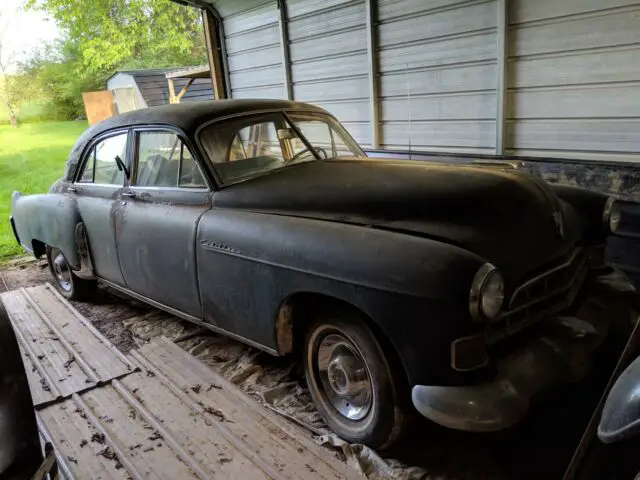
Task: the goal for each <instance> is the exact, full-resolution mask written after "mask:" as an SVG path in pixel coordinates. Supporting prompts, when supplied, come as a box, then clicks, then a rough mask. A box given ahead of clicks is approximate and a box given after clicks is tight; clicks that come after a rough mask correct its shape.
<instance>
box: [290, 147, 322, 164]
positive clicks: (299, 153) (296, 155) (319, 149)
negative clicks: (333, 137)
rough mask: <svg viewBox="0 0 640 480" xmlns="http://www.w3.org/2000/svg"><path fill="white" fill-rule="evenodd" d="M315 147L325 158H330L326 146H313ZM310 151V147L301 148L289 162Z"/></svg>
mask: <svg viewBox="0 0 640 480" xmlns="http://www.w3.org/2000/svg"><path fill="white" fill-rule="evenodd" d="M313 149H314V150H315V151H316V152H322V155H324V158H325V159H327V158H329V155H328V154H327V151H326V150H325V149H324V148H322V147H313ZM310 151H311V149H310V148H305V149H304V150H300V151H299V152H298V153H296V154H295V155H294V156H293V157H291V160H289V162H295V161H296V160H297V159H298V158H299V157H301V156H302V155H304V154H305V153H309V152H310Z"/></svg>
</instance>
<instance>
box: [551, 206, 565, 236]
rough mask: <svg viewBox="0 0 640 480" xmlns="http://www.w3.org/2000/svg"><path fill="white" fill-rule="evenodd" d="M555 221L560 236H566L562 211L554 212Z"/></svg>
mask: <svg viewBox="0 0 640 480" xmlns="http://www.w3.org/2000/svg"><path fill="white" fill-rule="evenodd" d="M553 223H554V224H555V225H556V231H557V232H558V235H560V238H564V221H563V219H562V212H553Z"/></svg>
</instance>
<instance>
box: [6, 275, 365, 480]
mask: <svg viewBox="0 0 640 480" xmlns="http://www.w3.org/2000/svg"><path fill="white" fill-rule="evenodd" d="M0 299H1V300H2V302H3V303H4V304H5V307H6V309H7V312H8V314H9V316H10V318H11V322H12V324H13V327H14V330H15V331H16V335H17V337H18V341H19V344H20V349H21V352H22V356H23V361H24V363H25V368H26V370H27V375H28V379H29V385H30V388H31V393H32V398H33V402H34V408H35V409H36V413H37V419H38V425H39V428H40V432H41V435H42V437H43V439H44V440H45V442H49V443H51V444H52V445H53V447H54V449H55V451H56V457H57V460H58V467H59V469H60V471H61V473H62V474H63V475H64V476H65V477H67V478H78V479H84V478H102V479H109V478H118V479H126V478H132V479H148V478H168V479H178V478H179V479H188V478H200V479H208V478H229V479H243V480H244V479H254V478H255V479H265V478H273V479H342V478H354V479H355V478H361V477H360V476H359V475H358V474H357V473H356V472H354V471H352V470H350V469H349V467H347V465H346V464H345V463H343V462H342V461H341V460H340V459H339V457H338V456H337V454H336V453H335V452H333V451H331V450H328V449H326V448H324V447H322V446H319V445H317V444H316V443H315V442H314V441H313V439H312V438H311V436H310V434H309V433H308V432H307V431H305V430H303V429H301V428H300V427H298V426H297V425H295V424H293V423H291V422H289V421H288V420H286V419H284V418H282V417H280V416H278V415H277V414H275V413H274V412H272V411H270V410H267V409H265V408H263V407H262V406H261V405H260V404H259V403H258V402H257V401H255V400H254V399H253V398H251V397H249V396H248V395H247V394H245V393H243V392H242V391H240V390H239V389H238V388H237V387H235V386H234V385H233V384H231V383H229V382H228V381H227V380H226V379H224V378H223V377H221V376H220V375H218V374H216V373H215V372H214V371H213V370H211V369H210V368H208V367H207V366H206V365H204V364H202V363H201V362H199V361H198V360H197V359H196V358H194V357H192V356H191V355H189V354H188V353H186V352H185V351H183V350H182V349H181V348H180V347H178V346H177V345H175V344H174V343H173V342H171V341H169V340H166V339H164V338H163V339H159V340H154V341H152V342H150V343H148V344H146V345H144V346H143V347H141V348H139V349H137V350H133V351H131V352H129V354H127V355H125V354H123V353H122V352H120V351H118V350H117V349H116V348H115V346H113V345H112V344H111V343H110V342H109V341H108V340H107V339H106V338H105V337H104V336H102V335H101V334H100V332H98V331H97V330H96V329H95V328H94V327H93V325H91V323H89V322H88V321H87V320H86V319H85V318H84V317H83V316H82V315H80V313H78V312H77V311H76V310H75V309H74V308H73V307H72V306H71V305H70V304H69V303H68V302H67V301H66V300H65V299H64V298H62V297H61V296H60V295H59V294H58V292H56V291H55V289H54V288H53V287H51V286H50V285H42V286H38V287H31V288H27V289H19V290H14V291H10V292H6V293H3V294H1V295H0Z"/></svg>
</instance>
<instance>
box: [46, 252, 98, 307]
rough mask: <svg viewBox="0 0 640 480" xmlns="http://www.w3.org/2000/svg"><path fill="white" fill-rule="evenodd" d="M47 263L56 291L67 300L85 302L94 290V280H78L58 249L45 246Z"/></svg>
mask: <svg viewBox="0 0 640 480" xmlns="http://www.w3.org/2000/svg"><path fill="white" fill-rule="evenodd" d="M47 263H48V264H49V271H50V272H51V276H52V277H53V283H54V285H55V286H56V289H57V290H58V291H59V292H60V293H61V294H62V295H63V296H64V297H65V298H67V299H69V300H86V299H87V298H89V297H90V296H91V294H92V293H94V291H95V289H96V282H95V280H84V279H82V278H78V277H77V276H76V275H75V274H74V273H73V270H71V267H70V266H69V263H68V262H67V259H66V258H64V255H63V254H62V252H61V251H60V249H58V248H56V247H50V246H47Z"/></svg>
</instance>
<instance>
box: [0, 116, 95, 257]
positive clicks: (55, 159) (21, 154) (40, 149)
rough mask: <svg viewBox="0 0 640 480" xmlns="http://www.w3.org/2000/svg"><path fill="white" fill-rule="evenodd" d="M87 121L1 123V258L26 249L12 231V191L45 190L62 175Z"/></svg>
mask: <svg viewBox="0 0 640 480" xmlns="http://www.w3.org/2000/svg"><path fill="white" fill-rule="evenodd" d="M86 128H87V122H85V121H80V122H45V123H31V124H23V125H21V126H20V127H18V128H11V127H10V126H9V125H2V126H0V261H2V260H6V259H8V258H11V257H13V256H16V255H19V254H21V253H22V252H23V249H22V247H20V246H19V245H18V244H17V243H16V241H15V239H14V238H13V233H12V232H11V225H10V224H9V214H10V212H11V193H12V192H13V191H14V190H18V191H20V192H22V193H44V192H46V191H47V190H48V189H49V187H50V186H51V184H52V183H53V182H54V181H56V180H57V179H58V178H60V177H61V176H62V174H63V173H64V166H65V162H66V160H67V156H68V155H69V151H70V150H71V147H72V146H73V144H74V143H75V141H76V139H77V138H78V137H79V136H80V134H81V133H82V132H83V131H84V130H85V129H86Z"/></svg>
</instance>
